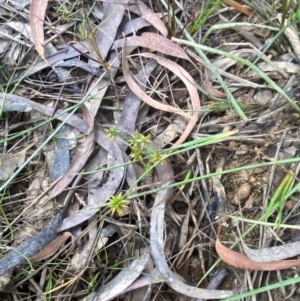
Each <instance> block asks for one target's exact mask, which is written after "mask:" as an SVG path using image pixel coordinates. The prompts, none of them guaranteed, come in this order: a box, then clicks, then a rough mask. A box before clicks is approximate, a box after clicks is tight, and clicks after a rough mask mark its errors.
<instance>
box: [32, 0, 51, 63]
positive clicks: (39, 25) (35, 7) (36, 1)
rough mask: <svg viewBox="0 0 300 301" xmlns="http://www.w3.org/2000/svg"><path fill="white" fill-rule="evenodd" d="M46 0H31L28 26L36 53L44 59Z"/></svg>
mask: <svg viewBox="0 0 300 301" xmlns="http://www.w3.org/2000/svg"><path fill="white" fill-rule="evenodd" d="M47 5H48V0H32V2H31V6H30V26H31V30H32V39H33V43H34V45H35V49H36V51H37V52H38V54H39V55H40V56H41V57H42V58H43V59H44V60H46V58H45V51H44V46H43V44H44V20H45V15H46V9H47Z"/></svg>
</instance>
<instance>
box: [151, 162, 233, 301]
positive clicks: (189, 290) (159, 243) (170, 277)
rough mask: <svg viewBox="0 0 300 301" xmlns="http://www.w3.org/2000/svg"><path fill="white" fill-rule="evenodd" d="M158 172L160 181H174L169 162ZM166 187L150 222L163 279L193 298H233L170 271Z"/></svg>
mask: <svg viewBox="0 0 300 301" xmlns="http://www.w3.org/2000/svg"><path fill="white" fill-rule="evenodd" d="M156 172H157V175H158V178H159V181H166V180H168V179H172V173H173V171H172V170H171V167H170V164H169V163H168V162H166V163H165V164H164V165H163V166H162V165H158V166H157V167H156ZM171 182H172V181H170V183H171ZM165 186H166V187H165V189H164V190H161V191H160V192H158V194H157V196H156V198H155V203H154V205H153V208H152V212H151V221H150V244H151V249H152V258H153V261H154V263H155V265H156V267H157V269H158V270H159V272H160V274H161V276H162V278H163V279H164V280H165V282H166V283H167V284H168V285H169V286H170V287H171V288H172V289H174V290H175V291H176V292H178V293H180V294H183V295H185V296H189V297H192V298H197V299H198V298H204V299H208V300H210V299H222V298H227V297H230V296H232V295H233V294H234V292H233V291H225V290H207V289H201V288H198V287H193V286H190V285H187V284H185V283H184V282H183V281H182V280H181V279H179V277H178V275H177V274H176V273H173V272H172V271H171V270H170V268H169V266H168V263H167V260H166V258H165V255H164V254H165V252H164V244H165V240H164V226H165V225H164V223H165V222H164V214H165V208H166V200H167V199H168V198H169V197H170V193H171V191H170V189H168V188H167V186H168V184H165Z"/></svg>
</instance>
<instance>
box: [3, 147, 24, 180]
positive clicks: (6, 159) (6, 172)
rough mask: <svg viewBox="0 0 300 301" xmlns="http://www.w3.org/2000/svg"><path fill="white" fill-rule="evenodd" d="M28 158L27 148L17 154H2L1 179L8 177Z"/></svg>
mask: <svg viewBox="0 0 300 301" xmlns="http://www.w3.org/2000/svg"><path fill="white" fill-rule="evenodd" d="M25 159H26V150H25V151H24V150H23V151H21V152H19V153H16V154H0V181H5V180H6V179H8V178H9V177H10V176H11V175H12V174H13V172H14V170H16V169H17V168H19V167H20V166H21V165H22V164H23V163H24V162H25Z"/></svg>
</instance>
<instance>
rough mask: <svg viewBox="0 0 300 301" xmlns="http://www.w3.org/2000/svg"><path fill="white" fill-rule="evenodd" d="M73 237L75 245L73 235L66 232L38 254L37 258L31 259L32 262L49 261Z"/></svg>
mask: <svg viewBox="0 0 300 301" xmlns="http://www.w3.org/2000/svg"><path fill="white" fill-rule="evenodd" d="M69 237H72V244H73V243H74V240H73V234H72V233H70V232H64V233H63V234H62V235H60V236H58V237H56V239H54V240H53V241H52V242H51V243H50V244H49V245H47V246H46V247H45V248H44V249H43V250H41V251H40V252H38V253H37V254H36V255H35V256H33V257H31V258H30V261H31V262H39V261H41V260H44V259H47V258H49V257H51V256H52V255H54V254H55V253H56V252H57V251H58V250H59V248H60V247H61V246H62V245H63V244H64V243H65V241H66V240H67V239H68V238H69Z"/></svg>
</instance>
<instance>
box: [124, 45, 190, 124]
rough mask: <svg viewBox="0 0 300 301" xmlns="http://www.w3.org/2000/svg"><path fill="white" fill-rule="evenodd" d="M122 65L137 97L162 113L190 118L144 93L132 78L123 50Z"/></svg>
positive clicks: (130, 86)
mask: <svg viewBox="0 0 300 301" xmlns="http://www.w3.org/2000/svg"><path fill="white" fill-rule="evenodd" d="M122 65H123V73H124V78H125V80H126V83H127V84H128V86H129V88H130V89H131V91H132V92H133V93H134V94H135V95H136V96H138V97H139V98H140V99H142V100H143V101H144V102H145V103H146V104H148V105H149V106H151V107H153V108H155V109H158V110H161V111H166V112H171V113H175V114H178V115H181V116H184V117H187V118H188V117H190V116H189V114H188V113H185V112H184V111H182V110H181V109H177V108H174V107H172V106H169V105H164V104H162V103H160V102H158V101H155V100H154V99H153V98H151V97H150V96H148V95H147V94H146V93H144V92H143V90H142V89H141V88H140V87H139V85H138V84H137V83H136V82H135V80H134V79H133V78H132V76H131V74H130V73H129V65H128V62H127V59H126V57H125V49H123V52H122Z"/></svg>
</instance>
